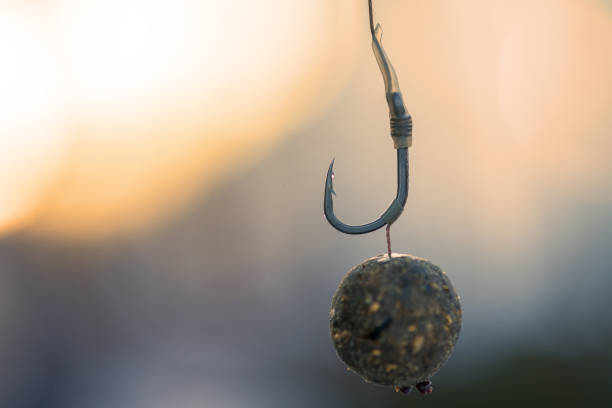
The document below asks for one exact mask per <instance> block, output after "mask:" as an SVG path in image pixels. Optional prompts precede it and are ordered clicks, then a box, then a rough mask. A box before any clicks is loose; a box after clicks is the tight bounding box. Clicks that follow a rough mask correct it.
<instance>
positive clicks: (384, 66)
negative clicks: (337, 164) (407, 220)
mask: <svg viewBox="0 0 612 408" xmlns="http://www.w3.org/2000/svg"><path fill="white" fill-rule="evenodd" d="M368 9H369V15H370V32H371V34H372V49H373V51H374V55H375V57H376V61H377V62H378V67H379V68H380V72H381V74H382V76H383V80H384V83H385V95H386V99H387V104H388V106H389V118H390V121H391V126H390V127H391V137H392V138H393V142H394V147H395V149H396V150H397V194H396V196H395V199H394V200H393V201H392V202H391V204H390V205H389V207H388V208H387V210H386V211H385V212H384V213H383V214H382V215H381V216H380V217H378V219H376V220H375V221H372V222H370V223H368V224H363V225H348V224H345V223H343V222H342V221H340V220H339V219H338V217H336V215H335V214H334V199H333V196H334V195H335V194H336V193H335V191H334V186H333V177H334V160H332V162H331V163H330V165H329V169H328V170H327V178H326V179H325V194H324V199H323V212H324V213H325V218H327V221H328V222H329V223H330V224H331V226H332V227H334V228H336V229H337V230H338V231H341V232H344V233H345V234H366V233H368V232H372V231H376V230H377V229H380V228H382V227H384V226H385V225H391V224H392V223H393V222H395V220H397V218H398V217H399V216H400V215H401V214H402V211H403V210H404V206H405V204H406V200H407V199H408V148H409V147H410V146H411V144H412V118H411V117H410V115H409V114H408V112H407V110H406V107H405V106H404V101H403V98H402V93H401V92H400V89H399V82H398V80H397V75H396V74H395V70H394V69H393V65H391V61H389V58H388V57H387V54H386V53H385V50H384V48H383V46H382V44H381V40H382V28H381V26H380V24H377V25H376V27H374V19H373V16H372V0H368Z"/></svg>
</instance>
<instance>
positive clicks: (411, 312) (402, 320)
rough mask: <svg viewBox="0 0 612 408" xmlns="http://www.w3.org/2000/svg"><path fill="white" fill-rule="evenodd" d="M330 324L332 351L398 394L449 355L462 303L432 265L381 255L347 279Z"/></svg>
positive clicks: (425, 377)
mask: <svg viewBox="0 0 612 408" xmlns="http://www.w3.org/2000/svg"><path fill="white" fill-rule="evenodd" d="M329 320H330V330H331V336H332V340H333V342H334V346H335V348H336V352H337V353H338V356H339V357H340V359H342V361H344V363H345V364H346V365H347V366H348V367H349V368H350V369H351V370H353V371H355V372H356V373H357V374H359V375H360V376H361V377H363V379H364V380H366V381H368V382H373V383H377V384H380V385H389V386H394V387H396V389H397V390H404V389H409V388H408V387H410V386H412V385H416V384H422V383H425V382H427V381H428V380H429V379H430V378H431V376H432V375H434V374H435V373H436V372H437V371H438V370H439V369H440V367H441V366H442V365H443V364H444V363H445V362H446V360H447V359H448V357H449V356H450V354H451V352H452V350H453V347H454V346H455V343H456V342H457V338H458V336H459V331H460V330H461V304H460V303H459V296H457V293H455V290H454V289H453V287H452V285H451V282H450V280H449V279H448V277H447V276H446V274H445V273H444V272H443V271H442V270H441V269H440V268H438V267H437V266H436V265H434V264H432V263H431V262H429V261H426V260H424V259H421V258H417V257H414V256H410V255H400V254H394V255H393V257H392V258H389V256H388V255H386V254H385V255H378V256H376V257H374V258H370V259H368V260H366V261H365V262H363V263H361V264H359V265H357V266H355V267H354V268H353V269H352V270H351V271H349V273H348V274H346V276H345V277H344V279H342V282H340V286H339V287H338V290H337V291H336V294H335V295H334V298H333V300H332V307H331V311H330V317H329Z"/></svg>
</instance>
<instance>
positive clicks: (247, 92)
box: [0, 0, 355, 236]
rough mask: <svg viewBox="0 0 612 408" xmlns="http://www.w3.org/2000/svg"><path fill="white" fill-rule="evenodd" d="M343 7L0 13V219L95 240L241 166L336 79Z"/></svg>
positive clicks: (114, 3) (344, 61)
mask: <svg viewBox="0 0 612 408" xmlns="http://www.w3.org/2000/svg"><path fill="white" fill-rule="evenodd" d="M346 5H347V2H346V1H344V2H337V3H335V4H334V5H330V4H328V2H326V1H322V0H321V1H310V2H286V1H281V0H266V1H258V2H251V1H238V2H235V1H234V2H218V1H211V0H209V1H195V0H194V1H182V2H174V1H167V0H158V1H128V2H125V1H118V0H110V1H109V0H104V1H96V0H90V1H71V0H66V1H61V2H56V3H53V4H52V5H43V4H38V3H34V4H29V5H27V6H24V5H20V2H15V5H14V6H13V7H12V8H10V7H9V8H7V9H6V10H5V9H3V10H2V13H3V14H0V18H1V22H0V30H1V32H2V35H1V36H0V52H2V55H3V59H4V60H5V61H10V63H9V64H6V63H4V64H2V65H1V66H0V81H2V82H1V83H2V93H1V94H0V106H1V108H2V109H1V110H0V112H1V113H2V117H1V119H0V129H1V132H2V133H1V139H0V140H1V141H0V154H1V155H2V163H1V164H0V165H1V166H2V167H1V168H2V172H3V174H4V175H5V177H3V179H4V180H7V182H5V183H2V185H1V187H0V195H1V197H2V204H1V205H0V229H7V228H10V227H11V226H16V225H17V224H16V222H17V221H20V222H21V224H19V225H27V222H26V219H29V220H30V221H29V222H30V224H31V225H33V226H34V227H35V231H39V232H48V233H60V234H62V235H69V236H70V235H75V234H76V235H92V234H93V235H105V234H107V233H108V232H111V231H114V230H116V229H117V228H124V227H130V226H134V225H142V224H145V223H150V222H152V221H153V220H154V219H155V218H156V217H157V216H160V215H163V214H165V213H168V212H169V211H171V210H173V209H176V208H177V207H179V206H181V205H182V204H183V203H184V202H185V200H186V198H187V197H189V196H190V195H191V194H192V193H193V192H194V191H200V192H202V191H203V190H206V189H208V188H210V187H211V186H212V185H214V184H215V183H217V182H218V181H219V180H220V179H221V178H222V177H223V176H224V175H227V174H230V173H236V172H237V171H240V170H241V169H243V168H244V167H245V166H246V165H248V164H249V163H252V162H254V161H255V160H257V158H259V157H261V155H262V153H264V152H265V151H266V150H267V149H268V148H269V147H270V146H271V145H272V143H273V141H274V140H276V139H278V138H279V137H280V136H282V135H285V134H287V132H288V131H289V130H290V129H291V128H292V127H294V126H295V125H296V124H297V123H300V122H304V121H305V120H306V119H307V118H308V117H309V116H310V115H312V113H313V112H316V111H320V110H321V109H322V108H323V107H324V106H325V104H326V102H325V101H327V100H329V98H330V97H331V96H332V95H333V94H334V93H335V92H337V90H338V89H340V87H341V86H342V84H343V83H344V82H345V81H346V79H348V78H347V73H348V72H349V70H350V64H348V61H350V59H351V55H352V53H351V50H350V48H349V47H345V45H346V44H345V42H346V41H347V40H348V39H350V37H351V27H354V25H353V24H354V19H353V17H354V15H355V12H354V11H351V12H350V13H348V16H349V17H351V20H349V21H344V22H343V24H342V32H340V33H338V32H337V31H338V28H337V26H336V24H335V23H336V21H337V20H338V18H337V16H336V15H335V11H337V9H338V8H339V7H345V6H346ZM332 78H333V81H332ZM339 78H340V79H339ZM315 102H316V103H315ZM67 141H69V142H70V143H67ZM5 156H7V157H6V158H5ZM9 174H10V175H11V176H10V177H8V178H7V177H6V175H9Z"/></svg>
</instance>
